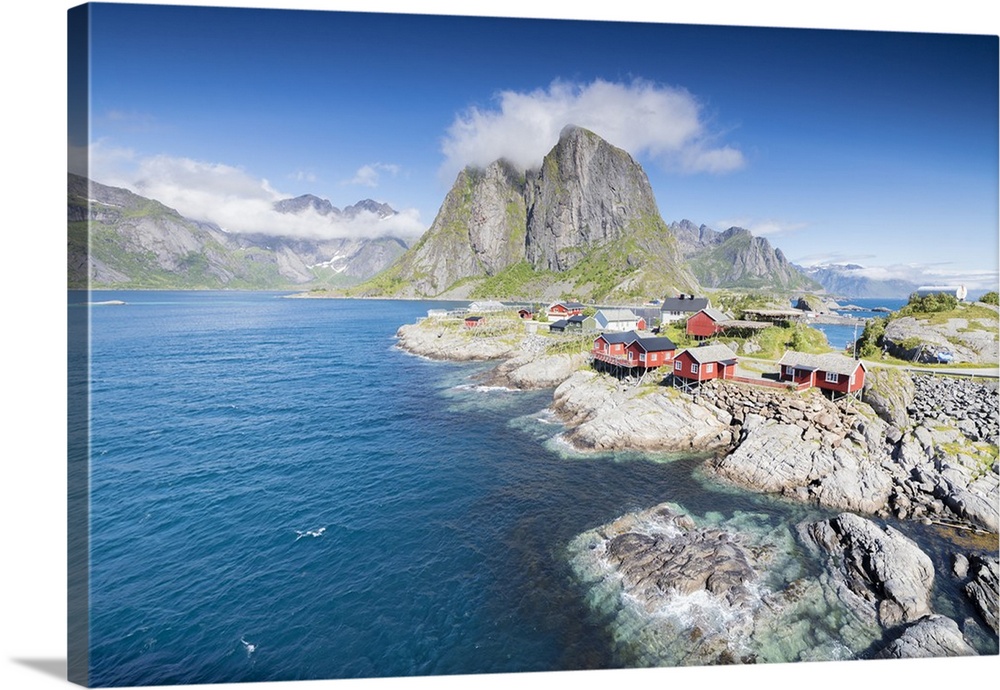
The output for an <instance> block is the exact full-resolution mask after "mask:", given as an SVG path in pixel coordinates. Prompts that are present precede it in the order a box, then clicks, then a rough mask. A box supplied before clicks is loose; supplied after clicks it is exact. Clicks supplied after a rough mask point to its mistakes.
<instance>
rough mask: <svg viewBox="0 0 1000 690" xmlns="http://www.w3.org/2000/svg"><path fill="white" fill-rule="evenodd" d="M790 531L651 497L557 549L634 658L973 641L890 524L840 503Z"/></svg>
mask: <svg viewBox="0 0 1000 690" xmlns="http://www.w3.org/2000/svg"><path fill="white" fill-rule="evenodd" d="M798 531H799V540H796V539H795V538H794V537H793V536H792V535H791V534H790V533H789V532H788V530H787V529H786V528H784V527H774V526H772V525H768V524H767V521H763V522H762V521H760V520H759V519H754V518H753V517H751V516H749V515H747V514H740V513H739V511H737V512H736V513H734V514H733V515H732V517H730V518H727V519H723V518H721V517H719V518H709V517H708V516H706V517H704V518H695V517H694V516H691V515H688V514H686V513H684V512H683V511H682V510H681V509H680V508H679V506H677V505H675V504H670V503H664V504H660V505H658V506H655V507H653V508H650V509H647V510H642V511H637V512H633V513H628V514H626V515H624V516H622V517H619V518H617V519H615V520H613V521H611V522H608V523H607V524H604V525H601V526H599V527H596V528H594V529H592V530H589V531H587V532H584V533H582V534H580V535H579V536H577V537H576V538H575V539H573V540H572V542H571V543H570V544H569V547H568V552H569V557H570V563H571V565H572V567H573V572H574V574H575V575H576V577H577V579H578V580H579V581H580V583H581V584H582V585H583V586H584V587H585V588H586V589H587V601H588V603H590V604H591V605H592V606H593V607H594V608H595V609H597V612H598V613H599V614H600V616H601V619H602V620H605V621H607V624H608V626H609V632H610V634H611V636H612V638H613V639H614V641H615V647H616V651H617V652H619V653H620V654H622V656H623V657H624V658H626V659H628V661H629V663H634V664H636V665H665V664H669V665H687V664H719V663H760V662H765V663H766V662H782V661H804V660H824V659H825V660H830V659H848V658H857V657H859V656H863V657H869V656H872V655H873V654H875V655H881V656H885V657H924V656H941V655H948V656H953V655H967V654H974V653H975V652H974V650H973V649H972V647H971V646H970V645H969V643H968V642H967V641H966V640H965V639H964V637H963V635H962V633H961V632H959V631H958V628H957V626H956V625H955V624H954V623H953V622H952V621H950V620H948V619H946V618H943V617H941V616H938V615H935V614H934V613H933V612H932V611H931V609H930V595H931V586H932V583H933V578H934V570H933V566H932V565H931V563H930V559H929V558H928V557H927V556H926V555H925V554H923V552H921V551H920V550H919V549H918V548H917V547H916V545H915V544H913V543H912V542H911V541H909V540H908V539H907V538H906V537H904V536H903V535H901V534H900V533H899V532H896V531H894V530H891V529H882V528H879V527H877V526H876V525H874V524H873V523H871V522H869V521H867V520H864V519H862V518H859V517H857V516H854V515H850V514H845V515H841V516H838V517H836V518H833V519H832V520H829V521H822V522H817V523H811V524H803V525H800V526H799V530H798ZM803 547H804V550H803ZM803 556H805V557H806V558H808V559H810V560H813V561H815V560H816V557H817V556H818V561H819V566H820V567H819V569H816V567H815V565H813V564H810V565H807V566H805V567H803V562H802V558H803Z"/></svg>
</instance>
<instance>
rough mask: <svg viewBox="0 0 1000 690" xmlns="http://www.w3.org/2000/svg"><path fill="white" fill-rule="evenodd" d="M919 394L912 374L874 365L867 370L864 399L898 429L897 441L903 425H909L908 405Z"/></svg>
mask: <svg viewBox="0 0 1000 690" xmlns="http://www.w3.org/2000/svg"><path fill="white" fill-rule="evenodd" d="M915 396H916V389H915V387H914V385H913V379H912V378H911V376H910V375H909V374H908V373H906V372H905V371H902V370H900V369H890V368H879V369H877V368H872V370H871V371H868V372H867V373H866V374H865V388H864V393H863V397H862V399H863V400H864V401H865V402H866V403H867V404H868V405H869V406H870V407H871V408H872V409H873V410H875V414H877V415H878V416H879V417H880V418H881V419H882V420H883V421H885V422H886V423H887V424H889V426H890V427H891V428H892V429H894V430H895V431H893V432H890V438H891V437H892V436H895V438H894V439H893V440H894V441H898V440H899V439H900V438H901V436H902V432H901V430H902V429H906V428H907V427H908V426H909V425H910V419H909V412H908V410H909V408H910V405H912V404H913V399H914V397H915Z"/></svg>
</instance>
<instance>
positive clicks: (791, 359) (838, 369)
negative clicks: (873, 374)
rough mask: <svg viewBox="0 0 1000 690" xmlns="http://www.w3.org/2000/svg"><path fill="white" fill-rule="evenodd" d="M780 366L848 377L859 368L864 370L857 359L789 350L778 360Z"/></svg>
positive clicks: (835, 354)
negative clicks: (827, 372)
mask: <svg viewBox="0 0 1000 690" xmlns="http://www.w3.org/2000/svg"><path fill="white" fill-rule="evenodd" d="M778 364H780V365H781V366H783V367H785V366H793V367H796V368H797V369H810V370H814V371H815V370H818V371H829V372H832V373H835V374H844V375H845V376H850V375H851V374H853V373H854V372H855V371H857V368H858V367H859V366H860V367H862V368H864V366H865V365H864V363H863V362H861V361H860V360H857V359H851V358H850V357H847V356H846V355H840V354H837V353H836V352H828V353H826V354H822V355H811V354H808V353H806V352H795V351H794V350H789V351H788V352H786V353H785V354H783V355H782V356H781V359H780V360H778Z"/></svg>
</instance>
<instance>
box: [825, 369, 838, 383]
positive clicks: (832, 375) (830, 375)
mask: <svg viewBox="0 0 1000 690" xmlns="http://www.w3.org/2000/svg"><path fill="white" fill-rule="evenodd" d="M826 382H827V383H839V382H840V376H839V375H838V374H837V373H836V372H833V371H828V372H826Z"/></svg>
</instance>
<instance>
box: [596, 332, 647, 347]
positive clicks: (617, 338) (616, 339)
mask: <svg viewBox="0 0 1000 690" xmlns="http://www.w3.org/2000/svg"><path fill="white" fill-rule="evenodd" d="M598 337H599V338H604V342H606V343H625V344H626V345H627V344H628V343H631V342H632V341H633V340H638V338H639V335H638V334H637V333H636V332H635V331H627V332H625V333H601V335H599V336H598ZM594 340H597V338H594Z"/></svg>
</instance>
